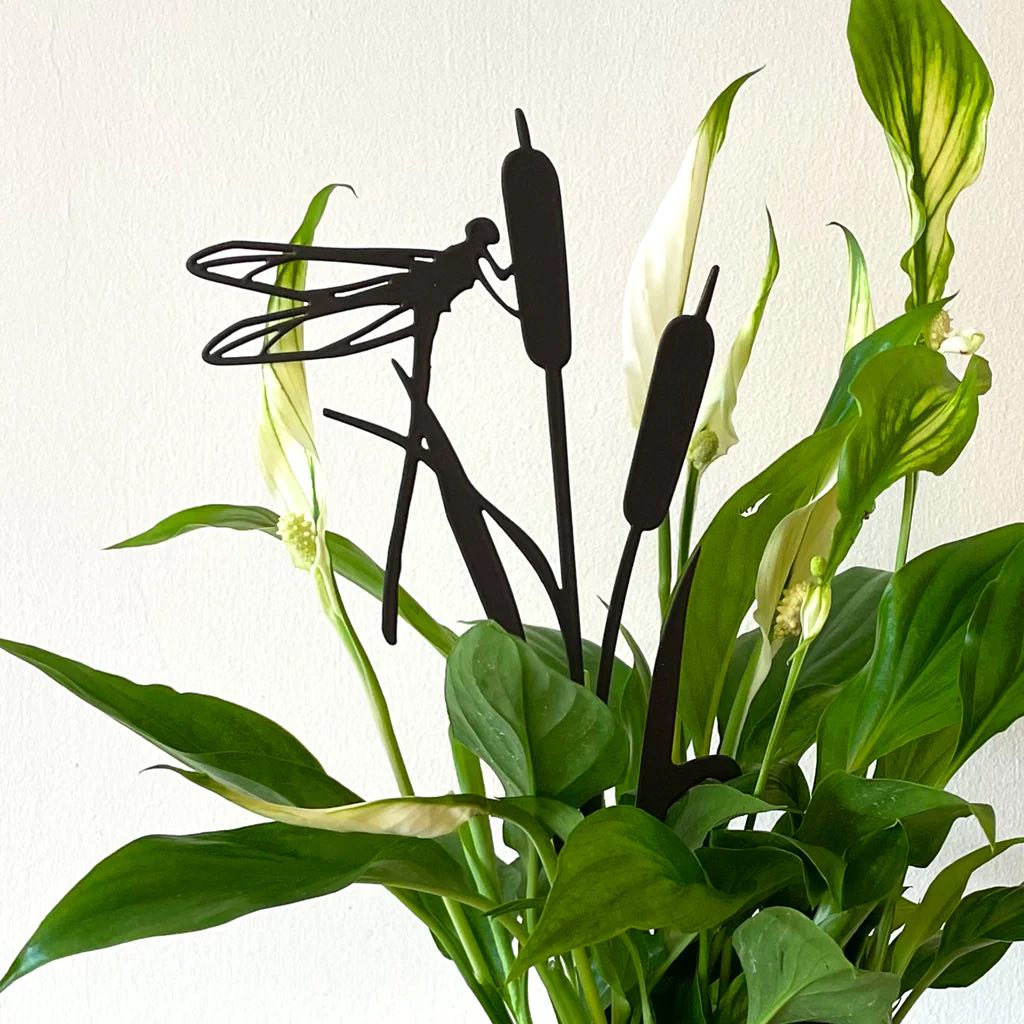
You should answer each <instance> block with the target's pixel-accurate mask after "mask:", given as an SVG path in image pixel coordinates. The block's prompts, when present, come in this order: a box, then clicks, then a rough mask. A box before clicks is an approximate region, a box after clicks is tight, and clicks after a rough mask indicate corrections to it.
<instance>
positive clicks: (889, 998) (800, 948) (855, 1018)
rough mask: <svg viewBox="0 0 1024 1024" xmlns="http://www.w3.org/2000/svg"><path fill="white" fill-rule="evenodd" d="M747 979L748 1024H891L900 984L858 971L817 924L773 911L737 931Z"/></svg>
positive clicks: (780, 909) (884, 976)
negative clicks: (799, 1023)
mask: <svg viewBox="0 0 1024 1024" xmlns="http://www.w3.org/2000/svg"><path fill="white" fill-rule="evenodd" d="M733 945H734V948H735V949H736V954H737V956H738V957H739V959H740V963H741V964H742V965H743V971H744V974H745V975H746V979H747V1000H748V1011H747V1024H791V1022H796V1021H809V1020H814V1021H820V1022H822V1024H889V1021H890V1020H891V1015H892V1004H893V1003H894V1002H895V1001H896V998H897V997H898V995H899V983H898V981H897V979H896V978H895V977H894V976H893V975H891V974H881V973H873V972H869V971H858V970H857V969H856V968H855V967H854V966H853V965H852V964H851V963H850V962H849V961H848V960H847V959H846V957H845V956H844V955H843V951H842V950H841V949H840V948H839V946H837V945H836V943H835V942H834V941H833V940H832V939H830V938H829V937H828V936H827V935H826V934H825V933H824V932H823V931H821V929H820V928H818V926H817V925H815V924H814V922H813V921H810V920H809V919H808V918H806V917H805V916H804V915H803V914H801V913H800V912H799V911H796V910H793V909H791V908H789V907H769V908H767V909H765V910H762V911H760V913H758V914H756V915H755V916H754V917H752V918H751V919H750V920H749V921H744V922H743V924H741V925H740V926H739V928H737V929H736V931H735V932H734V934H733Z"/></svg>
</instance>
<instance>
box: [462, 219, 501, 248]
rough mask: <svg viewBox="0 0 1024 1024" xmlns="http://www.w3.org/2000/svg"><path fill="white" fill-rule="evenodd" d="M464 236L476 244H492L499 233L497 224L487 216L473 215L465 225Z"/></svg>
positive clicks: (499, 236) (496, 239) (498, 237)
mask: <svg viewBox="0 0 1024 1024" xmlns="http://www.w3.org/2000/svg"><path fill="white" fill-rule="evenodd" d="M466 238H467V239H468V240H469V241H471V242H476V244H477V245H494V244H496V243H497V241H498V240H499V239H500V238H501V235H500V234H499V232H498V225H497V224H495V223H494V221H493V220H491V219H490V218H489V217H475V218H474V219H473V220H471V221H470V222H469V223H468V224H467V225H466Z"/></svg>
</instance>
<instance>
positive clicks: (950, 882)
mask: <svg viewBox="0 0 1024 1024" xmlns="http://www.w3.org/2000/svg"><path fill="white" fill-rule="evenodd" d="M1022 842H1024V838H1017V839H1004V840H1001V841H1000V842H998V843H996V844H994V845H992V846H982V847H981V848H980V849H977V850H973V851H972V852H971V853H968V854H966V855H964V856H963V857H961V858H959V860H955V861H954V862H953V863H952V864H949V865H947V866H946V867H945V868H943V869H942V870H941V871H940V872H939V873H938V874H937V875H936V876H935V878H934V879H933V880H932V883H931V884H930V885H929V886H928V891H927V892H926V893H925V894H924V899H922V900H921V902H920V904H918V906H917V907H916V908H914V909H913V911H912V912H911V913H910V915H909V916H908V917H907V920H906V924H905V925H904V927H903V930H902V931H901V932H900V934H899V936H898V937H897V939H896V944H895V945H894V946H893V952H892V969H893V972H894V973H895V974H899V975H902V974H903V973H904V972H905V971H906V969H907V967H908V966H909V964H910V961H911V959H912V958H913V957H914V955H915V954H916V953H917V951H918V950H919V949H920V948H921V947H922V946H923V945H924V944H925V943H926V942H927V941H928V940H929V939H931V938H933V937H935V936H937V935H938V933H939V930H940V929H941V928H942V926H943V925H944V924H945V923H946V921H947V920H948V919H949V915H950V914H952V913H953V911H954V910H955V909H956V907H957V905H958V904H959V902H960V900H961V898H962V897H963V894H964V890H965V889H966V888H967V883H968V882H969V881H970V880H971V876H972V875H973V874H974V872H975V871H977V870H978V869H979V868H981V867H984V866H985V865H986V864H987V863H988V862H989V861H991V860H994V859H995V858H996V857H998V856H999V855H1000V854H1001V853H1003V852H1005V851H1006V850H1009V849H1011V848H1012V847H1015V846H1019V845H1020V844H1021V843H1022Z"/></svg>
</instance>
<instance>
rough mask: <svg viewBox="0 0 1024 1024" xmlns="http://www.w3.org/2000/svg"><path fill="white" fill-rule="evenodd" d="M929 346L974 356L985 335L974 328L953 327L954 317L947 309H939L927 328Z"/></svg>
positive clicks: (939, 350) (943, 350) (926, 339)
mask: <svg viewBox="0 0 1024 1024" xmlns="http://www.w3.org/2000/svg"><path fill="white" fill-rule="evenodd" d="M924 338H925V341H926V342H927V344H928V347H929V348H931V349H934V350H935V351H937V352H942V353H944V354H946V355H960V356H973V355H974V353H975V352H977V351H978V349H979V348H981V346H982V345H983V344H984V341H985V335H984V334H982V333H981V331H976V330H974V329H973V328H967V329H962V330H959V331H957V330H954V329H953V318H952V317H951V316H950V315H949V313H948V312H947V311H946V310H945V309H942V310H939V312H938V313H936V314H935V318H934V319H933V320H932V322H931V323H930V324H929V325H928V327H927V328H926V329H925V335H924Z"/></svg>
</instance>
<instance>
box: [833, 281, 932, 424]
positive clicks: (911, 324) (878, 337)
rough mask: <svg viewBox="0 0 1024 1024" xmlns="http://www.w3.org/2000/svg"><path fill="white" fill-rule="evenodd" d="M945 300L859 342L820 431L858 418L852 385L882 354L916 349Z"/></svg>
mask: <svg viewBox="0 0 1024 1024" xmlns="http://www.w3.org/2000/svg"><path fill="white" fill-rule="evenodd" d="M943 305H944V300H939V301H938V302H933V303H931V304H930V305H928V306H923V307H921V308H920V309H912V310H910V311H909V312H907V313H903V314H902V315H901V316H898V317H896V319H895V320H890V321H889V323H887V324H883V325H882V326H881V327H879V328H877V329H876V330H875V331H874V333H873V334H869V335H868V336H867V337H866V338H865V339H864V340H863V341H860V342H858V343H857V344H856V345H854V346H853V348H851V349H850V350H849V352H847V353H846V355H844V356H843V361H842V363H841V364H840V366H839V376H838V378H837V379H836V383H835V385H834V386H833V388H832V393H831V394H830V395H829V399H828V402H826V404H825V411H824V412H823V413H822V415H821V419H820V420H819V421H818V427H817V429H818V430H824V429H825V428H827V427H832V426H835V425H836V424H837V423H842V422H844V421H845V420H847V419H849V418H850V417H851V416H855V415H856V413H857V402H856V400H855V399H854V397H853V395H852V394H851V393H850V385H851V384H852V383H853V382H854V380H855V379H856V378H857V375H858V374H859V373H860V371H861V370H862V369H863V368H864V367H865V366H866V365H867V364H868V363H869V362H870V361H871V360H872V359H874V358H875V356H877V355H878V354H879V353H881V352H888V351H889V350H890V349H894V348H909V347H910V346H912V345H916V344H917V342H918V340H919V339H920V338H921V336H922V335H923V334H924V332H925V331H926V329H927V328H928V325H929V324H930V323H931V322H932V321H933V320H934V319H935V317H936V315H937V314H938V313H939V312H941V310H942V307H943Z"/></svg>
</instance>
